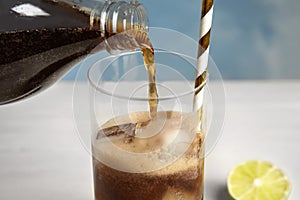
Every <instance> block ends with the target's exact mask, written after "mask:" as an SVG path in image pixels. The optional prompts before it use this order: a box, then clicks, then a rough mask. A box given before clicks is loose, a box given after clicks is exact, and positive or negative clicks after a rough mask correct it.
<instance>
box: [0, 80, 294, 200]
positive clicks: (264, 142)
mask: <svg viewBox="0 0 300 200" xmlns="http://www.w3.org/2000/svg"><path fill="white" fill-rule="evenodd" d="M72 87H73V85H72V83H70V82H60V83H58V84H56V85H54V86H53V87H52V88H50V89H49V90H48V91H46V92H43V93H42V94H39V95H38V96H36V97H34V98H32V99H29V100H25V101H23V102H20V103H15V104H12V105H8V106H2V107H0V199H1V200H15V199H16V200H17V199H23V200H35V199H37V200H39V199H43V200H48V199H49V200H50V199H51V200H52V199H55V200H60V199H62V200H63V199H64V200H65V199H72V200H77V199H78V200H89V199H92V198H93V190H92V172H91V159H90V155H89V154H88V153H87V151H86V150H85V149H84V148H83V146H82V144H81V143H80V140H79V138H78V135H77V132H76V130H75V123H74V121H73V111H72ZM225 87H226V95H227V98H226V100H227V101H226V111H227V113H226V120H225V126H224V130H223V134H222V137H221V139H220V140H219V142H218V144H217V146H216V148H215V149H214V150H213V151H212V153H210V154H209V155H208V157H207V159H206V169H205V170H206V174H205V199H206V200H226V199H228V196H227V193H226V177H227V175H228V172H229V171H230V170H231V169H232V168H233V167H234V166H235V165H237V164H238V163H240V162H243V161H247V160H251V159H261V160H267V161H270V162H272V163H274V164H276V165H277V166H279V167H280V168H282V169H283V170H284V171H285V173H286V174H287V176H288V177H289V179H290V180H291V183H292V187H293V188H292V193H291V195H290V199H291V200H298V199H300V190H299V188H298V187H299V186H300V156H299V153H300V81H246V82H241V81H236V82H235V81H234V82H225ZM85 95H87V93H86V94H83V97H84V96H85ZM83 99H84V98H83Z"/></svg>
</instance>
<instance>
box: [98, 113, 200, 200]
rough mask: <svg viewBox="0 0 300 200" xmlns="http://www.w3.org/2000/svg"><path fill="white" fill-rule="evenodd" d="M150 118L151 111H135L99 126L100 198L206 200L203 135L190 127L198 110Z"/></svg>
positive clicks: (158, 114) (195, 119)
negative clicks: (127, 140)
mask: <svg viewBox="0 0 300 200" xmlns="http://www.w3.org/2000/svg"><path fill="white" fill-rule="evenodd" d="M149 120H150V116H149V113H148V112H140V113H132V114H129V115H126V116H121V117H117V118H114V119H112V120H109V121H108V122H106V123H105V124H104V125H103V126H101V127H100V130H99V131H98V132H97V134H96V137H95V139H94V141H93V156H94V158H93V166H94V184H95V197H96V199H97V200H112V199H122V200H127V199H128V200H129V199H130V200H141V199H143V200H148V199H149V200H170V199H172V200H173V199H181V200H199V199H201V198H202V190H203V156H202V153H203V152H202V148H201V147H202V146H201V145H202V142H203V137H202V134H201V133H196V132H195V129H196V127H192V126H191V124H195V126H196V125H197V123H196V121H197V120H198V119H197V115H196V113H195V114H194V113H189V114H185V113H179V112H171V111H169V112H158V113H157V117H156V119H155V120H154V121H150V122H149ZM156 121H161V122H163V123H158V122H156ZM116 122H117V123H118V124H116ZM152 122H154V124H153V125H152V126H151V123H152ZM157 126H158V127H159V128H157ZM154 127H155V128H154ZM149 129H150V130H149ZM151 129H152V130H154V131H155V132H154V133H153V134H149V131H151ZM136 133H138V135H136V136H135V134H136ZM144 134H145V135H144ZM128 136H131V137H132V138H131V139H132V140H131V141H130V142H125V141H126V138H127V137H128ZM146 136H147V137H146ZM199 146H200V148H199Z"/></svg>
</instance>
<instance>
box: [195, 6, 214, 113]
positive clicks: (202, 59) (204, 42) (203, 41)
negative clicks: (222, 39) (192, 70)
mask: <svg viewBox="0 0 300 200" xmlns="http://www.w3.org/2000/svg"><path fill="white" fill-rule="evenodd" d="M213 8H214V1H213V0H203V1H202V12H201V21H200V36H199V38H200V39H199V43H198V56H197V69H196V71H197V72H196V73H197V75H196V80H195V89H196V91H195V95H194V105H193V109H194V111H198V112H199V110H200V109H201V107H202V104H203V96H204V95H203V92H202V88H203V87H204V85H205V83H206V78H207V65H208V57H209V47H210V44H209V43H210V31H211V25H212V16H213Z"/></svg>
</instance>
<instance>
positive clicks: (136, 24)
mask: <svg viewBox="0 0 300 200" xmlns="http://www.w3.org/2000/svg"><path fill="white" fill-rule="evenodd" d="M90 27H91V28H92V29H97V30H100V32H101V34H102V36H103V37H105V38H106V40H105V42H106V49H107V51H109V52H110V53H114V51H116V50H131V49H137V48H139V47H141V42H140V40H141V38H140V37H141V35H147V33H148V18H147V12H146V9H145V8H144V6H143V5H142V4H141V3H139V1H131V2H129V3H128V2H125V1H119V0H110V1H106V2H105V4H104V5H103V4H99V5H98V6H97V7H95V9H94V10H92V11H91V14H90ZM141 33H143V34H141ZM143 37H144V36H143Z"/></svg>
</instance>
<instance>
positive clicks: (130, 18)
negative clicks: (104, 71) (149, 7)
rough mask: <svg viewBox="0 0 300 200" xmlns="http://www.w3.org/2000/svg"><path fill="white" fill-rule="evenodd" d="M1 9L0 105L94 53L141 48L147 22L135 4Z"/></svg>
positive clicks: (37, 3)
mask: <svg viewBox="0 0 300 200" xmlns="http://www.w3.org/2000/svg"><path fill="white" fill-rule="evenodd" d="M1 4H4V5H1V6H0V17H1V24H0V46H1V48H0V105H2V104H7V103H11V102H15V101H18V100H20V99H23V98H25V97H28V96H31V95H33V94H36V93H38V92H40V91H42V90H44V89H46V88H48V87H49V86H51V85H52V84H53V83H55V82H56V81H57V80H59V79H60V78H61V77H62V76H63V75H65V74H66V73H67V72H68V71H69V70H70V69H71V68H72V67H73V66H74V65H75V64H76V63H77V62H79V61H81V60H82V59H83V58H85V57H86V56H87V55H88V54H89V53H90V52H91V51H92V50H94V49H95V48H97V51H101V50H107V51H108V52H110V53H111V52H113V51H115V50H132V49H137V48H139V47H142V46H145V45H147V41H145V38H147V37H145V35H147V28H148V19H147V14H146V10H145V8H144V6H143V5H142V4H141V3H139V1H131V2H125V1H122V0H98V1H95V0H10V1H5V2H2V3H1ZM112 36H114V37H112Z"/></svg>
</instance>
